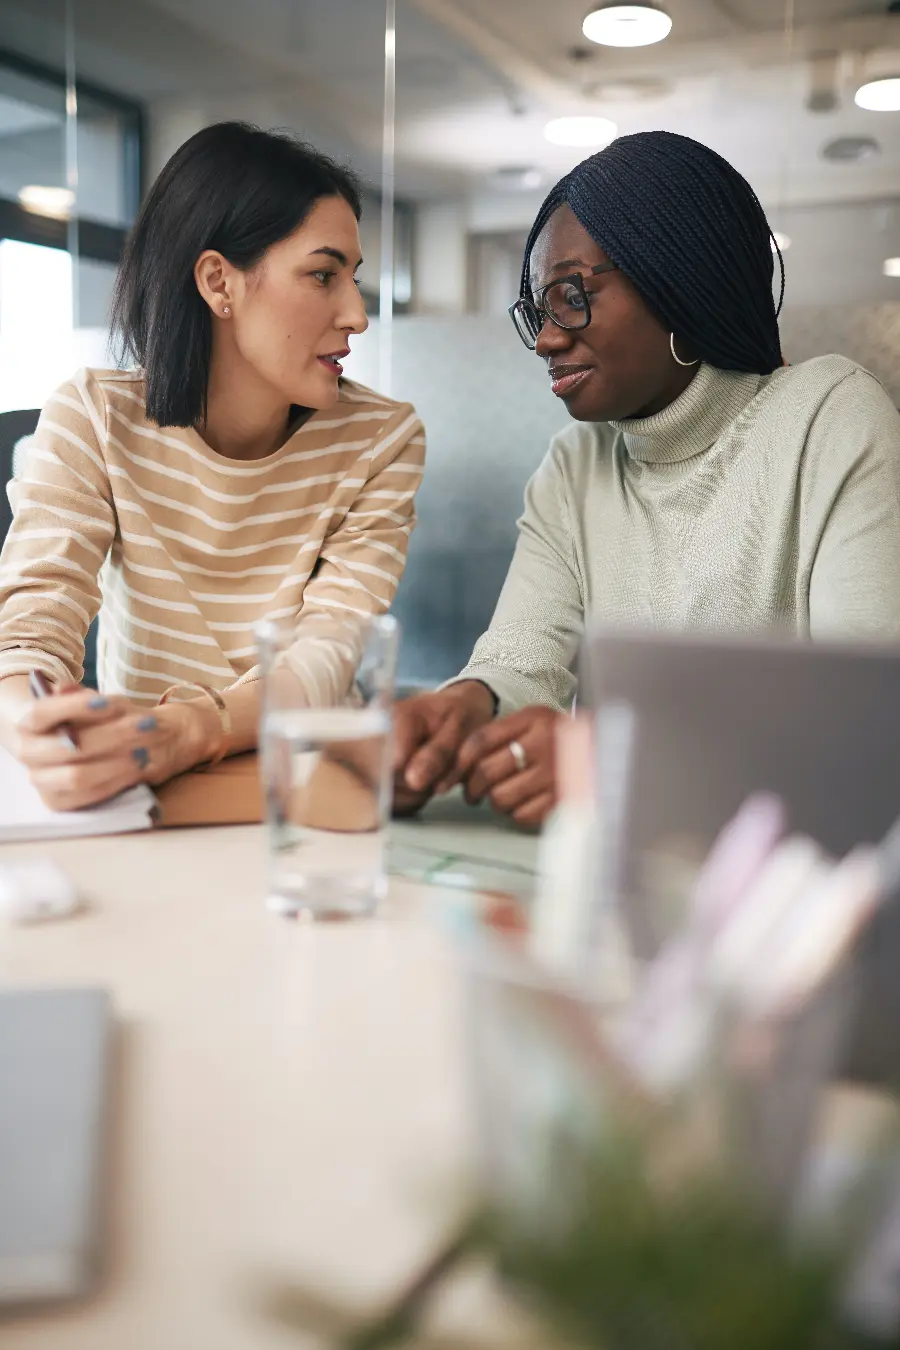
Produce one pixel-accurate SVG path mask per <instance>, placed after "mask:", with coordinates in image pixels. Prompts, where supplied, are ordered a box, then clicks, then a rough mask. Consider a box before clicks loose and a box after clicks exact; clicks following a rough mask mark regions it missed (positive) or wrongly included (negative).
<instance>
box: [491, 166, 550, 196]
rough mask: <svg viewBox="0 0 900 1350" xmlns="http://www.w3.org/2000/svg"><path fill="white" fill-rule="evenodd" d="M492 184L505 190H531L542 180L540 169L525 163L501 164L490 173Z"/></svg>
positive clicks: (538, 185) (537, 186)
mask: <svg viewBox="0 0 900 1350" xmlns="http://www.w3.org/2000/svg"><path fill="white" fill-rule="evenodd" d="M491 179H492V180H493V183H494V186H495V187H498V188H502V189H503V190H504V191H505V192H531V191H532V190H533V189H534V188H539V187H540V186H541V184H542V183H543V181H544V175H543V174H542V173H541V171H540V169H534V168H531V167H530V166H528V165H525V164H503V165H501V166H500V168H499V169H495V170H494V172H493V173H492V174H491Z"/></svg>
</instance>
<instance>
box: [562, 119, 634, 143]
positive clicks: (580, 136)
mask: <svg viewBox="0 0 900 1350" xmlns="http://www.w3.org/2000/svg"><path fill="white" fill-rule="evenodd" d="M618 129H619V128H618V127H617V126H616V124H615V122H611V121H610V120H609V118H608V117H555V118H554V119H553V121H552V122H548V123H547V125H546V126H545V127H544V136H545V138H546V139H547V140H548V141H550V142H552V144H553V145H573V146H581V147H586V146H600V145H608V144H609V142H610V141H611V140H612V139H613V137H614V136H615V134H616V132H617V131H618Z"/></svg>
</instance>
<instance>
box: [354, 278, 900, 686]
mask: <svg viewBox="0 0 900 1350" xmlns="http://www.w3.org/2000/svg"><path fill="white" fill-rule="evenodd" d="M782 334H783V340H784V349H785V352H786V354H787V356H788V359H789V360H791V361H793V362H796V361H802V360H806V359H807V358H809V357H811V356H817V355H821V354H824V353H826V352H832V351H838V352H843V353H844V354H845V355H847V356H850V357H852V358H853V359H854V360H857V361H859V362H860V363H861V364H862V365H865V366H866V367H867V368H868V369H870V370H871V371H873V373H874V374H876V375H877V376H878V377H879V378H880V379H881V381H882V382H883V384H884V385H885V387H886V388H887V390H888V392H889V393H890V394H891V396H892V397H893V399H894V401H895V402H896V403H897V404H898V405H900V303H895V304H884V305H877V306H857V307H843V306H839V307H817V308H795V309H792V310H789V311H788V312H787V313H786V314H785V316H784V322H783V325H782ZM393 365H394V375H393V390H392V392H393V394H394V396H395V397H398V398H406V399H410V400H411V401H412V402H413V403H415V405H416V407H417V408H418V410H419V412H420V413H421V415H422V418H423V420H424V422H425V426H426V429H427V432H428V460H427V468H426V473H425V479H424V482H423V485H422V489H421V492H420V494H419V527H418V529H417V531H416V533H415V535H414V536H413V542H412V546H411V549H410V556H409V564H408V567H407V571H406V575H405V576H404V579H403V581H402V582H401V586H400V590H399V593H398V596H397V601H396V613H397V615H398V617H399V619H400V621H401V623H402V625H403V629H404V642H403V653H402V659H401V672H402V674H403V676H404V677H405V678H407V679H412V680H425V681H438V680H441V679H445V678H446V677H447V676H449V675H451V674H454V673H455V672H456V671H457V670H458V669H459V668H460V666H462V665H463V664H464V662H465V660H466V658H467V657H468V655H469V652H470V651H471V649H472V644H473V642H474V641H475V639H476V638H477V637H478V635H479V633H481V632H482V631H483V629H484V627H485V626H486V625H487V623H488V622H489V620H490V616H491V613H492V611H493V607H494V604H495V602H496V598H497V595H498V594H499V591H500V587H501V585H502V583H503V578H504V576H505V574H506V569H507V567H508V565H509V559H510V557H511V556H512V551H513V547H514V544H515V537H516V519H517V518H518V515H519V513H520V510H521V505H522V492H523V489H524V487H525V483H526V482H527V480H528V478H529V476H530V474H531V473H533V471H534V470H535V468H536V467H537V465H538V463H539V462H540V460H541V457H542V456H543V454H544V453H545V451H546V449H547V445H548V443H549V441H550V438H551V436H552V435H553V434H554V432H556V431H557V430H559V429H560V428H561V427H563V426H564V425H565V424H566V420H567V418H566V412H565V408H564V407H563V406H562V405H561V404H560V403H559V402H558V401H557V400H556V399H555V398H554V397H553V395H552V394H551V393H550V389H549V383H548V381H547V376H546V373H545V370H544V366H543V363H542V362H541V361H540V360H539V359H538V358H536V357H535V356H534V355H533V354H532V353H529V352H527V351H526V350H525V348H524V347H523V346H522V345H521V343H520V342H519V341H518V340H517V338H516V337H515V334H514V333H513V331H512V327H511V325H510V323H509V320H508V319H506V318H502V319H501V318H476V317H469V318H437V317H428V318H425V317H419V316H407V317H402V318H398V319H396V320H395V322H394V337H393ZM377 368H378V325H377V323H373V325H372V327H371V328H370V329H369V331H368V332H367V333H365V334H364V335H363V336H362V337H361V338H359V339H356V340H355V341H354V354H353V356H351V358H350V359H349V361H348V362H347V373H348V374H349V375H351V376H352V377H353V378H355V379H359V380H361V381H362V382H363V383H366V384H370V385H374V384H377Z"/></svg>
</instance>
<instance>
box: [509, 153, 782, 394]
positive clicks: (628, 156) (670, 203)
mask: <svg viewBox="0 0 900 1350" xmlns="http://www.w3.org/2000/svg"><path fill="white" fill-rule="evenodd" d="M564 203H567V204H568V205H569V206H570V207H571V208H572V210H573V212H574V213H575V215H576V217H577V218H578V220H579V221H580V223H581V224H582V225H583V226H584V228H585V229H586V230H587V232H588V234H589V235H590V236H591V238H592V239H593V240H594V241H595V242H596V243H597V244H598V245H599V247H600V248H602V249H603V252H604V253H606V254H607V255H608V257H609V258H610V260H611V261H612V262H614V263H616V264H617V265H618V267H619V268H620V269H621V270H622V272H624V273H625V275H626V276H627V277H628V278H629V279H630V280H631V281H632V282H633V284H634V286H635V288H636V289H637V291H638V293H639V294H640V295H641V297H642V298H643V300H644V301H645V303H646V304H647V305H648V306H649V307H650V309H652V310H653V311H654V312H655V313H656V314H657V315H658V316H659V318H660V319H661V320H662V322H663V323H664V324H665V326H666V327H667V328H669V329H671V330H672V332H674V334H675V337H676V338H677V339H678V340H679V341H680V343H681V344H682V346H683V348H684V349H685V350H686V351H690V352H692V353H693V354H694V355H695V356H699V357H701V358H702V359H703V360H704V361H708V362H709V363H710V365H713V366H718V367H719V369H720V370H743V371H753V372H756V373H758V374H760V375H767V374H769V373H770V372H771V371H773V370H775V369H776V367H778V366H780V365H781V364H782V356H781V342H780V339H779V336H778V315H779V314H780V313H781V305H782V302H783V300H784V259H783V258H782V256H781V250H780V249H779V248H778V245H777V243H775V237H774V235H773V234H772V231H771V229H770V227H769V222H768V221H767V220H766V215H765V212H764V211H763V208H762V206H761V204H760V201H759V198H758V197H757V195H756V193H755V192H754V191H753V189H752V187H751V186H750V184H749V183H748V182H747V180H746V179H745V178H743V177H742V176H741V175H740V174H739V173H738V171H737V169H734V168H732V166H731V165H730V164H729V163H728V161H727V160H724V159H723V158H722V157H721V155H717V154H716V152H715V151H714V150H710V149H709V147H708V146H706V145H701V144H700V142H699V141H693V140H691V139H690V138H689V137H687V136H676V135H675V134H674V133H673V132H670V131H642V132H638V133H637V135H634V136H620V137H619V139H618V140H615V141H613V142H612V143H611V144H610V145H608V146H607V147H606V148H605V149H604V150H600V151H599V152H598V153H597V154H596V155H591V156H590V158H589V159H585V160H582V162H581V163H580V164H579V165H578V166H577V167H576V168H574V169H573V170H572V171H571V173H568V174H566V176H565V178H562V179H561V180H560V181H559V182H558V183H557V184H556V186H555V187H554V188H553V189H552V191H551V192H550V194H549V195H548V197H547V199H546V201H545V202H544V204H543V205H542V207H541V209H540V211H539V212H538V215H537V219H536V220H535V222H534V224H533V225H532V227H531V233H530V234H529V236H528V243H527V245H526V248H525V261H524V264H523V267H522V286H521V294H522V295H523V296H524V295H528V294H529V293H530V287H529V276H528V272H529V265H530V259H531V251H532V249H533V248H534V245H535V241H536V240H537V237H538V235H539V234H540V232H541V230H542V229H543V228H544V226H545V225H546V224H547V221H548V220H549V219H550V217H551V215H552V214H553V212H554V211H556V210H557V208H558V207H560V206H562V205H563V204H564ZM776 254H777V257H778V262H779V266H780V268H781V292H780V295H779V299H778V306H777V308H776V306H775V302H774V299H773V296H772V278H773V275H774V256H775V255H776Z"/></svg>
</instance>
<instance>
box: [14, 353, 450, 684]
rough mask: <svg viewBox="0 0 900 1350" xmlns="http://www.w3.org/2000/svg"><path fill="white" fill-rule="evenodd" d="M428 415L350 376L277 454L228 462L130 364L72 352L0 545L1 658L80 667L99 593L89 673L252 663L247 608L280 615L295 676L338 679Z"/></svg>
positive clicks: (228, 679)
mask: <svg viewBox="0 0 900 1350" xmlns="http://www.w3.org/2000/svg"><path fill="white" fill-rule="evenodd" d="M424 453H425V445H424V432H423V429H422V424H421V422H420V421H419V419H418V418H417V416H416V414H415V411H414V410H413V408H412V407H411V406H410V405H409V404H408V403H395V402H393V401H391V400H390V399H387V398H383V397H381V396H380V395H378V394H374V393H372V392H371V391H370V390H368V389H365V388H363V387H362V386H361V385H357V384H354V383H353V382H352V381H350V380H343V381H342V382H341V388H340V395H339V398H338V402H337V404H336V405H335V406H333V407H331V408H328V409H326V410H323V411H318V412H315V413H313V414H312V415H311V416H310V417H309V418H308V420H307V421H306V422H305V423H304V424H303V425H302V426H301V427H300V428H299V429H298V430H297V431H296V432H295V433H294V434H293V435H292V436H291V437H290V439H289V440H288V441H287V442H286V443H285V444H284V445H283V446H282V447H281V448H280V449H279V450H277V451H276V452H275V453H274V454H272V455H269V456H267V457H266V458H265V459H260V460H255V461H250V462H241V461H236V460H231V459H226V458H224V457H223V456H221V455H219V454H217V453H215V452H214V451H213V450H212V449H211V448H210V447H209V446H208V445H207V444H206V443H205V442H204V441H203V440H202V438H201V437H200V436H199V435H198V434H197V433H196V432H195V431H192V430H183V429H180V428H167V429H165V430H160V428H159V427H157V426H155V425H153V424H152V423H150V422H148V421H147V418H146V415H145V411H144V399H143V383H142V379H141V377H140V375H139V374H138V373H135V372H115V371H105V370H88V371H82V372H80V373H79V374H78V375H77V376H76V377H75V378H74V379H73V380H72V381H71V382H70V383H68V384H66V385H64V386H63V387H62V388H61V389H60V390H59V391H58V392H57V393H56V394H54V396H53V397H52V398H51V399H50V401H49V402H48V404H47V406H46V407H45V409H44V411H43V413H42V415H41V419H40V423H39V425H38V428H37V432H36V434H35V437H34V440H33V442H32V443H31V445H30V447H29V450H28V453H27V456H26V458H25V462H24V465H23V468H22V471H21V473H20V475H19V476H18V478H17V480H16V481H15V482H14V483H13V484H12V485H11V487H10V497H11V500H12V505H13V511H14V521H13V525H12V529H11V530H10V533H9V536H8V537H7V540H6V544H5V546H4V548H3V553H2V556H0V678H2V677H4V676H8V675H13V674H21V673H24V672H27V671H29V670H31V669H32V668H33V667H37V668H38V669H40V670H42V671H44V672H45V673H46V674H47V675H48V676H49V677H50V678H51V679H52V680H55V681H59V680H80V678H81V676H82V671H83V660H84V638H85V634H86V632H87V629H88V625H89V624H90V622H91V620H92V619H93V617H94V615H95V614H96V613H97V611H98V609H100V607H101V603H102V610H101V617H100V639H99V647H98V651H99V660H98V673H99V684H100V688H101V689H102V690H103V691H104V692H111V693H121V694H125V695H127V696H128V697H130V698H132V699H136V700H139V701H142V702H147V703H155V702H156V701H157V699H158V698H159V696H160V694H161V693H162V692H163V690H164V689H165V688H166V686H167V685H170V684H173V683H175V682H178V681H189V682H193V683H201V684H208V685H212V686H213V687H215V688H217V689H220V690H221V689H227V688H228V687H229V686H231V685H234V684H240V683H243V682H246V681H248V680H251V679H253V678H254V676H255V674H256V667H255V654H254V642H253V626H254V624H255V623H256V622H257V621H258V620H260V619H261V618H263V617H269V618H272V619H277V620H281V621H284V622H286V623H293V624H294V625H295V633H296V639H295V647H294V651H295V655H296V663H295V664H299V666H300V667H301V668H302V670H303V672H304V676H305V677H306V678H307V679H308V686H309V696H310V698H311V699H312V698H315V699H317V700H323V701H333V700H334V699H335V698H337V697H339V696H340V694H339V691H338V690H337V687H336V680H337V679H338V675H337V668H336V663H335V661H334V651H333V650H332V649H331V646H330V637H331V636H333V635H334V634H335V633H336V631H337V630H338V628H339V626H340V623H341V622H342V621H345V620H346V616H347V613H348V611H356V612H365V613H369V612H374V613H381V612H383V611H384V610H386V609H387V608H388V607H389V605H390V604H391V601H392V599H393V596H394V592H395V590H396V587H397V583H398V581H399V579H400V576H401V574H402V572H403V567H404V563H405V559H406V549H407V545H408V542H409V536H410V534H411V532H412V529H413V526H414V523H415V512H414V506H413V499H414V496H415V493H416V489H417V488H418V485H419V481H420V479H421V475H422V468H423V463H424Z"/></svg>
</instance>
